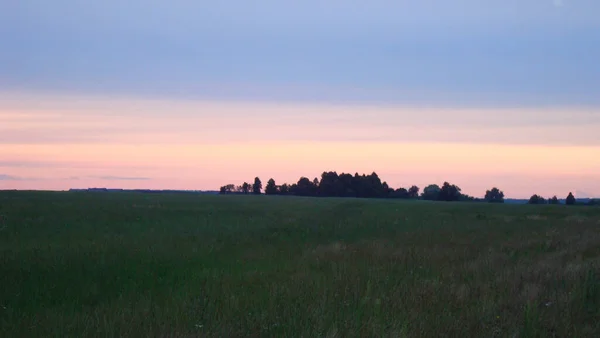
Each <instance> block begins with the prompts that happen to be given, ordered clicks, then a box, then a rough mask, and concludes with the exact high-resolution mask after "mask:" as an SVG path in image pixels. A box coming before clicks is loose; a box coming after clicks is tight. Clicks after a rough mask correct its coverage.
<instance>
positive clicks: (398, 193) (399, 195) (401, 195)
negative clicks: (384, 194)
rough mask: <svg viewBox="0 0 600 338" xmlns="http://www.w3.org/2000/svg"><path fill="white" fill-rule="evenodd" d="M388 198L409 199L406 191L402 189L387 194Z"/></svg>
mask: <svg viewBox="0 0 600 338" xmlns="http://www.w3.org/2000/svg"><path fill="white" fill-rule="evenodd" d="M389 197H390V198H410V197H409V195H408V190H406V189H404V188H398V189H396V190H394V191H393V192H391V193H390V194H389Z"/></svg>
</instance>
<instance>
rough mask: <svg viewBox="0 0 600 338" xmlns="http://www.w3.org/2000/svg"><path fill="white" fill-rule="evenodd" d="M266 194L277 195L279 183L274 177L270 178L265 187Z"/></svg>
mask: <svg viewBox="0 0 600 338" xmlns="http://www.w3.org/2000/svg"><path fill="white" fill-rule="evenodd" d="M265 195H277V185H276V184H275V180H274V179H272V178H271V179H269V181H268V182H267V186H266V187H265Z"/></svg>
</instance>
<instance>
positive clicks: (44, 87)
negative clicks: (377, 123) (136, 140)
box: [0, 0, 600, 107]
mask: <svg viewBox="0 0 600 338" xmlns="http://www.w3.org/2000/svg"><path fill="white" fill-rule="evenodd" d="M0 12H1V13H2V14H0V18H1V19H2V20H0V34H1V35H0V37H2V41H3V46H2V52H1V54H0V62H1V64H3V65H4V66H3V67H2V68H0V75H1V76H0V89H4V90H18V91H54V92H66V93H84V94H89V93H104V94H106V93H114V94H119V95H143V96H154V97H155V96H165V97H190V98H208V99H226V100H233V99H244V100H249V99H252V100H255V99H256V100H269V101H282V100H286V101H335V102H359V101H367V102H384V103H386V102H393V103H405V104H427V105H442V106H486V107H488V106H492V107H498V106H582V105H583V106H597V105H599V104H600V95H597V91H598V88H600V67H598V65H597V60H600V20H598V13H600V3H599V2H597V1H592V0H587V1H586V0H579V1H578V0H563V1H561V2H558V0H556V1H552V0H547V1H546V0H529V1H516V0H504V1H496V0H490V1H474V0H462V1H460V0H458V1H456V0H455V1H432V0H426V1H382V0H375V1H339V0H335V1H317V0H305V1H294V2H291V1H287V2H284V1H274V0H271V1H251V2H250V1H248V2H243V1H218V2H217V1H141V0H130V1H114V0H108V1H96V2H92V1H67V0H55V1H41V0H37V1H34V0H22V1H14V2H3V4H0Z"/></svg>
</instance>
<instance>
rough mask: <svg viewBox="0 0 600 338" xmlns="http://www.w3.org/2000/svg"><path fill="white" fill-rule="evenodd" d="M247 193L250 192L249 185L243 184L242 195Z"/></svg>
mask: <svg viewBox="0 0 600 338" xmlns="http://www.w3.org/2000/svg"><path fill="white" fill-rule="evenodd" d="M249 192H250V184H248V182H244V184H242V193H244V194H248V193H249Z"/></svg>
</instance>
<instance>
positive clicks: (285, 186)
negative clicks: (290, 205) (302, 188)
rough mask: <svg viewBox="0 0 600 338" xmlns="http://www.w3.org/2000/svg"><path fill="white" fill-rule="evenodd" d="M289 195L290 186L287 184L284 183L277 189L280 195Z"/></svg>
mask: <svg viewBox="0 0 600 338" xmlns="http://www.w3.org/2000/svg"><path fill="white" fill-rule="evenodd" d="M289 193H290V186H289V185H288V184H287V183H284V184H282V185H281V186H280V187H279V194H280V195H288V194H289Z"/></svg>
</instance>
